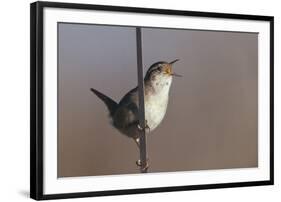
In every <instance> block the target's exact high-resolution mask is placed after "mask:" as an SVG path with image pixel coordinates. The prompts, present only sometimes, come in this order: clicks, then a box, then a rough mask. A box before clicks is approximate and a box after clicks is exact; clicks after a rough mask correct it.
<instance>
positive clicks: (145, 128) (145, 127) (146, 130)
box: [138, 120, 150, 133]
mask: <svg viewBox="0 0 281 202" xmlns="http://www.w3.org/2000/svg"><path fill="white" fill-rule="evenodd" d="M138 129H139V130H145V132H146V133H149V132H150V127H149V125H148V124H147V120H145V126H144V128H142V127H141V126H140V124H138Z"/></svg>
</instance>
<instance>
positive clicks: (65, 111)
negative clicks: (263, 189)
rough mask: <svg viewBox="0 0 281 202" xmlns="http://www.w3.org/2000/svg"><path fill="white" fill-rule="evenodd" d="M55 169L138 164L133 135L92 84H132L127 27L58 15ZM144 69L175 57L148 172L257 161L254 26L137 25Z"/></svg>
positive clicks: (109, 88) (118, 89) (117, 170)
mask: <svg viewBox="0 0 281 202" xmlns="http://www.w3.org/2000/svg"><path fill="white" fill-rule="evenodd" d="M58 27H59V32H58V39H59V41H58V43H59V47H58V54H59V61H58V73H59V74H58V84H59V88H58V90H59V92H58V177H67V176H93V175H108V174H110V175H111V174H128V173H138V172H139V170H138V168H137V167H136V164H135V161H136V160H137V159H138V157H139V151H138V149H137V147H136V145H135V143H134V142H133V140H131V139H129V138H127V137H125V136H124V135H122V134H120V133H119V132H118V131H117V130H116V129H114V128H113V127H112V126H111V125H110V124H109V119H108V116H107V115H108V111H107V109H106V107H105V105H104V104H103V103H102V102H101V101H100V100H99V99H98V98H97V97H96V96H95V95H94V94H93V93H92V92H91V91H90V88H91V87H93V88H95V89H98V90H100V91H101V92H103V93H104V94H106V95H108V96H110V97H111V98H113V99H114V100H116V101H119V100H120V99H121V98H122V97H123V95H124V94H125V93H126V92H128V91H129V90H130V89H132V88H134V87H135V86H136V85H137V64H136V39H135V29H134V28H133V27H117V26H97V25H82V24H65V23H60V24H59V26H58ZM142 34H143V60H144V71H145V72H146V70H147V69H148V68H149V66H150V65H151V64H152V63H154V62H157V61H163V60H164V61H171V60H174V59H176V58H179V59H180V61H179V62H178V63H176V64H175V72H177V73H178V74H182V75H183V77H182V78H175V79H174V80H173V83H172V87H171V91H170V100H169V104H168V110H167V113H166V116H165V118H164V120H163V122H162V123H161V124H160V126H159V127H158V128H157V129H156V130H155V131H153V132H152V133H151V134H150V135H149V136H148V140H147V141H148V145H147V147H148V156H149V161H150V168H149V172H171V171H188V170H203V169H224V168H245V167H256V166H257V165H258V146H257V145H258V136H257V127H258V125H257V118H258V117H257V116H258V111H257V110H258V102H257V96H258V86H257V84H258V83H257V82H258V80H257V79H258V34H255V33H234V32H214V31H195V30H174V29H155V28H143V29H142Z"/></svg>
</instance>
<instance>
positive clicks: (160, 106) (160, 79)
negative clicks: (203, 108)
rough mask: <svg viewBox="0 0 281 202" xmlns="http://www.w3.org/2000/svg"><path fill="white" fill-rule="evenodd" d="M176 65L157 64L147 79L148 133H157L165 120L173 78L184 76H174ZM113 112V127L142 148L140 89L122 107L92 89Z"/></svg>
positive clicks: (145, 95) (147, 73) (170, 63)
mask: <svg viewBox="0 0 281 202" xmlns="http://www.w3.org/2000/svg"><path fill="white" fill-rule="evenodd" d="M177 61H178V59H176V60H174V61H172V62H169V63H168V62H162V61H161V62H156V63H154V64H153V65H151V66H150V68H149V69H148V70H147V72H146V75H145V78H144V105H145V122H146V127H145V128H146V133H149V132H151V131H153V130H154V129H155V128H156V127H157V126H158V125H159V124H160V123H161V121H162V120H163V118H164V116H165V114H166V109H167V105H168V100H169V91H170V87H171V84H172V77H173V76H181V75H178V74H176V73H174V72H173V68H172V67H173V64H174V63H175V62H177ZM91 91H92V92H93V93H94V94H95V95H96V96H97V97H99V98H100V99H101V100H102V101H103V102H104V103H105V105H106V106H107V108H108V110H109V117H110V119H111V122H112V125H113V126H114V127H115V128H116V129H117V130H118V131H120V132H121V133H122V134H124V135H126V136H128V137H130V138H133V139H134V141H135V142H136V143H137V145H138V146H139V139H140V131H139V130H140V127H139V118H138V115H139V112H138V110H139V98H138V87H135V88H134V89H132V90H130V91H129V92H128V93H127V94H126V95H125V96H124V97H123V98H122V99H121V101H120V102H119V103H117V102H115V101H114V100H113V99H111V98H109V97H108V96H106V95H104V94H103V93H101V92H99V91H97V90H95V89H93V88H91Z"/></svg>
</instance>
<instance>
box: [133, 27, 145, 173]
mask: <svg viewBox="0 0 281 202" xmlns="http://www.w3.org/2000/svg"><path fill="white" fill-rule="evenodd" d="M136 39H137V64H138V93H139V125H140V127H141V128H142V130H140V131H139V132H140V142H139V144H140V147H139V150H140V161H141V166H140V172H142V173H146V172H147V169H148V168H147V166H146V165H147V152H146V134H145V125H146V124H145V113H144V83H143V64H142V36H141V28H140V27H137V28H136Z"/></svg>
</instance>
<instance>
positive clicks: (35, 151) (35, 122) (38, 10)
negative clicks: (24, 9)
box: [30, 2, 274, 200]
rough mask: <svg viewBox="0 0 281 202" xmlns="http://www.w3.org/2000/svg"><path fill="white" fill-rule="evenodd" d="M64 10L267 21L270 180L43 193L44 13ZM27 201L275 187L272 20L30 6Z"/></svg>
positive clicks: (93, 7)
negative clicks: (28, 172)
mask: <svg viewBox="0 0 281 202" xmlns="http://www.w3.org/2000/svg"><path fill="white" fill-rule="evenodd" d="M46 7H50V8H63V9H81V10H85V9H86V10H101V11H117V12H119V11H121V12H130V13H148V14H163V15H177V16H194V17H210V18H224V19H240V20H253V21H267V22H269V23H270V53H269V54H270V98H269V99H270V165H269V167H270V179H269V180H266V181H250V182H238V183H221V184H204V185H189V186H174V187H154V188H143V189H128V190H113V191H94V192H76V193H63V194H50V195H49V194H48V195H46V194H44V193H43V180H44V179H43V128H44V125H43V104H44V103H43V41H44V38H43V23H44V21H43V18H44V15H43V9H44V8H46ZM30 64H31V65H30V68H31V70H30V84H31V88H30V110H31V111H30V124H31V125H30V197H31V198H33V199H36V200H46V199H63V198H77V197H92V196H106V195H121V194H138V193H153V192H171V191H186V190H198V189H215V188H229V187H245V186H260V185H273V184H274V17H272V16H259V15H241V14H229V13H213V12H196V11H183V10H167V9H151V8H135V7H120V6H103V5H89V4H75V3H58V2H35V3H32V4H31V5H30Z"/></svg>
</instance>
